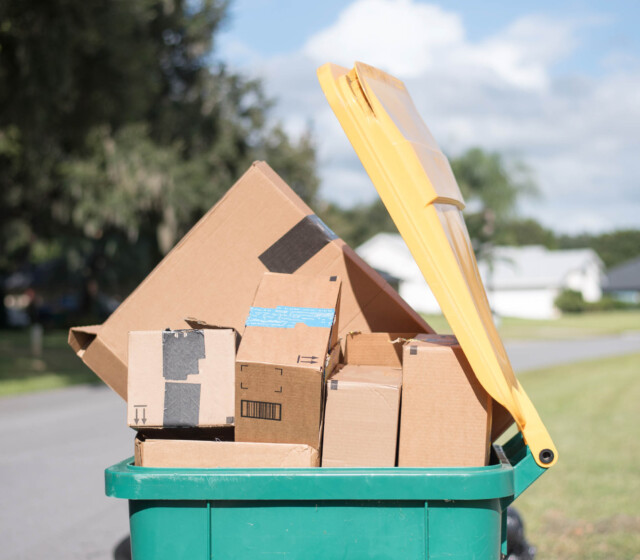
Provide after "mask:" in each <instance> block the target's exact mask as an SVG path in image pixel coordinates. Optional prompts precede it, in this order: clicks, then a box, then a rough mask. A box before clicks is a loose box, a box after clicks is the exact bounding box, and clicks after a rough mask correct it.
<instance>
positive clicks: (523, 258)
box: [356, 233, 604, 319]
mask: <svg viewBox="0 0 640 560" xmlns="http://www.w3.org/2000/svg"><path fill="white" fill-rule="evenodd" d="M356 251H357V253H358V254H359V255H360V256H361V257H362V258H363V259H364V260H365V261H366V262H367V263H369V265H371V266H372V267H373V268H375V269H377V270H380V271H383V272H385V273H387V274H390V275H392V276H395V277H396V278H398V279H399V290H398V291H399V293H400V295H401V296H402V297H403V298H404V300H405V301H406V302H407V303H408V304H409V305H411V306H412V307H413V308H414V309H415V310H416V311H420V312H424V313H438V312H440V307H439V306H438V303H437V301H436V299H435V297H434V296H433V294H432V293H431V290H430V289H429V287H428V286H427V284H426V282H425V280H424V278H423V277H422V273H421V272H420V269H419V268H418V265H417V264H416V263H415V261H414V260H413V257H412V256H411V253H410V252H409V249H408V248H407V246H406V245H405V243H404V241H403V239H402V237H400V235H398V234H392V233H379V234H378V235H376V236H374V237H372V238H371V239H370V240H369V241H367V242H366V243H364V244H363V245H361V246H360V247H358V249H357V250H356ZM492 262H493V266H492V268H491V269H490V268H489V266H488V265H487V263H486V262H484V261H483V262H481V263H479V269H480V275H481V276H482V280H483V282H484V285H485V288H486V290H487V293H488V296H489V302H490V304H491V307H492V309H493V311H494V312H495V313H497V314H498V315H502V316H507V317H526V318H532V319H547V318H552V317H555V316H557V314H558V311H557V310H556V308H555V306H554V300H555V299H556V297H557V296H558V294H559V293H560V292H561V291H562V290H564V289H571V290H576V291H578V292H580V293H582V297H583V298H584V299H585V301H591V302H593V301H598V300H599V299H600V298H601V297H602V284H603V281H604V265H603V263H602V261H601V260H600V257H598V255H597V254H596V253H595V251H593V250H591V249H571V250H559V251H550V250H549V249H546V248H545V247H542V246H539V245H529V246H525V247H495V248H494V250H493V252H492Z"/></svg>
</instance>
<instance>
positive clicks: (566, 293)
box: [554, 290, 589, 313]
mask: <svg viewBox="0 0 640 560" xmlns="http://www.w3.org/2000/svg"><path fill="white" fill-rule="evenodd" d="M554 304H555V306H556V307H557V308H558V309H559V310H560V311H562V312H563V313H583V312H584V311H586V310H587V308H588V307H589V304H588V303H587V302H586V301H584V298H583V297H582V294H581V293H580V292H576V291H575V290H562V291H561V292H560V293H559V294H558V297H557V298H556V299H555V301H554Z"/></svg>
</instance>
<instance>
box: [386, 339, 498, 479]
mask: <svg viewBox="0 0 640 560" xmlns="http://www.w3.org/2000/svg"><path fill="white" fill-rule="evenodd" d="M402 368H403V369H402V372H403V394H402V407H401V414H400V449H399V455H398V466H400V467H479V466H483V465H486V464H487V461H488V459H489V451H490V443H491V442H490V434H491V418H492V399H491V397H490V396H489V395H488V394H487V392H486V391H485V390H484V388H483V387H482V385H480V383H479V382H478V380H477V379H476V376H475V375H474V373H473V371H472V369H471V367H470V365H469V362H468V361H467V359H466V357H465V355H464V353H463V352H462V349H461V348H460V346H459V345H458V342H457V340H456V338H455V336H453V335H433V334H428V335H424V334H422V335H417V336H416V339H415V340H411V341H409V342H407V343H406V344H405V346H404V357H403V366H402Z"/></svg>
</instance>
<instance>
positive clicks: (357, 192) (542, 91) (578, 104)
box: [235, 0, 640, 231]
mask: <svg viewBox="0 0 640 560" xmlns="http://www.w3.org/2000/svg"><path fill="white" fill-rule="evenodd" d="M592 23H593V22H589V21H587V22H586V23H585V21H582V22H580V21H570V22H563V21H556V20H553V19H549V18H544V17H542V16H528V17H524V18H520V19H518V20H516V21H514V22H512V23H511V24H510V25H509V26H507V27H506V28H505V29H503V30H501V31H499V32H497V33H495V34H493V35H492V36H490V37H487V38H485V39H483V40H480V41H476V42H473V41H470V40H469V39H468V38H467V36H466V34H465V29H464V26H463V24H462V19H461V18H460V17H459V15H458V14H456V13H454V12H451V11H447V10H445V9H443V8H441V7H438V6H436V5H431V4H423V3H419V2H417V1H416V0H356V1H355V2H353V3H352V4H350V5H349V6H348V7H346V8H345V9H344V10H343V11H342V13H341V14H340V15H339V17H338V18H337V20H336V21H335V23H334V24H333V25H331V26H329V27H328V28H326V29H324V30H322V31H320V32H319V33H317V34H315V35H314V36H312V37H310V38H309V39H308V41H307V42H306V44H305V45H303V46H302V47H301V49H300V50H299V51H298V52H296V53H291V54H289V55H286V56H278V57H273V58H268V59H259V58H258V57H257V56H256V57H254V59H253V62H252V63H251V64H250V67H251V72H252V73H255V72H257V73H259V74H261V75H262V76H263V78H264V80H265V84H266V86H267V91H268V92H269V93H270V94H271V95H274V96H275V97H277V98H278V100H279V103H278V105H277V108H276V112H275V114H276V117H277V118H279V119H281V120H282V121H283V122H284V124H285V126H286V127H287V129H288V130H289V131H291V132H292V133H299V132H300V131H301V130H303V129H304V128H305V127H306V126H307V125H308V124H309V123H311V125H312V127H313V129H314V132H315V136H316V139H317V141H318V144H319V165H320V172H321V177H322V180H323V184H322V189H323V191H322V192H323V195H324V196H326V197H328V198H330V199H333V200H339V201H341V202H343V203H346V204H353V203H356V202H361V201H366V200H371V199H372V198H373V197H374V196H376V194H375V189H374V188H373V186H372V185H371V183H370V182H369V180H368V178H367V177H366V174H365V172H364V171H363V169H362V166H361V165H360V163H359V161H358V160H357V157H356V156H355V154H354V152H353V150H352V148H351V146H350V145H349V143H348V141H347V139H346V137H345V135H344V133H343V132H342V130H341V129H340V126H339V124H338V123H337V120H336V119H335V117H334V116H333V114H332V113H331V111H330V109H329V107H328V104H327V103H326V100H325V99H324V97H323V94H322V91H321V89H320V86H319V85H318V82H317V79H316V76H315V70H316V68H317V67H318V66H319V65H321V64H323V63H325V62H335V63H338V64H342V65H345V66H349V67H350V66H352V64H353V62H354V61H355V60H362V61H364V62H367V63H369V64H372V65H374V66H379V67H381V68H383V69H385V70H387V71H389V72H390V73H392V74H395V75H396V76H398V77H399V78H401V79H403V80H404V81H405V83H406V85H407V87H408V89H409V91H410V92H411V94H412V97H413V99H414V101H415V103H416V106H417V107H418V109H419V111H420V113H421V115H422V116H423V118H424V120H425V122H426V123H427V124H428V125H429V127H430V129H431V131H432V132H433V134H434V136H435V137H436V139H438V141H439V142H440V145H441V146H442V148H443V149H444V150H445V151H447V152H448V153H449V154H453V155H455V154H457V153H460V152H461V151H462V150H464V149H466V148H469V147H471V146H481V147H483V148H486V149H490V150H498V151H500V152H503V153H505V154H507V155H511V156H516V157H518V158H520V159H522V160H523V161H525V162H526V163H528V164H529V165H530V166H531V167H532V169H533V171H534V175H535V177H536V179H537V181H538V183H539V185H540V188H541V190H542V193H543V197H544V198H543V200H542V201H540V202H531V201H525V203H524V204H523V208H522V211H523V214H527V215H534V217H536V218H537V219H539V220H540V221H542V222H543V223H545V224H546V225H548V226H551V227H553V228H554V229H557V230H563V231H579V230H581V229H588V230H603V229H613V228H615V227H638V226H640V219H638V216H639V215H640V189H639V188H638V179H637V176H638V173H637V170H638V169H639V167H640V166H639V165H638V155H637V154H638V153H640V139H639V138H638V137H639V135H638V133H637V131H638V130H640V104H639V103H638V102H637V92H638V91H639V90H640V65H638V64H637V63H636V64H630V65H628V67H627V70H625V71H624V72H623V71H622V70H621V69H620V67H619V66H617V67H615V68H613V69H608V70H607V72H606V73H605V74H603V75H602V76H599V77H597V78H595V77H589V76H578V75H563V74H559V73H558V72H557V71H556V69H555V67H554V65H556V63H558V62H560V61H562V60H563V59H564V58H565V57H566V56H568V55H569V54H570V53H572V52H573V51H574V50H575V49H578V48H579V47H580V45H579V41H578V37H579V33H578V32H579V31H580V29H582V28H583V27H584V25H591V24H592ZM581 26H582V27H581ZM235 48H236V49H237V48H238V47H237V46H236V47H235ZM241 52H242V51H241Z"/></svg>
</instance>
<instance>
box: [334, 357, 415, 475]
mask: <svg viewBox="0 0 640 560" xmlns="http://www.w3.org/2000/svg"><path fill="white" fill-rule="evenodd" d="M401 390H402V370H401V369H400V368H397V367H389V366H372V365H362V366H360V365H350V364H348V365H345V366H343V367H341V368H340V369H339V370H338V371H337V373H334V374H333V375H332V376H331V377H330V379H329V380H328V381H327V398H326V401H327V403H326V409H325V418H324V438H323V441H322V466H323V467H393V466H395V464H396V450H397V442H398V416H399V413H400V393H401Z"/></svg>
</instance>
